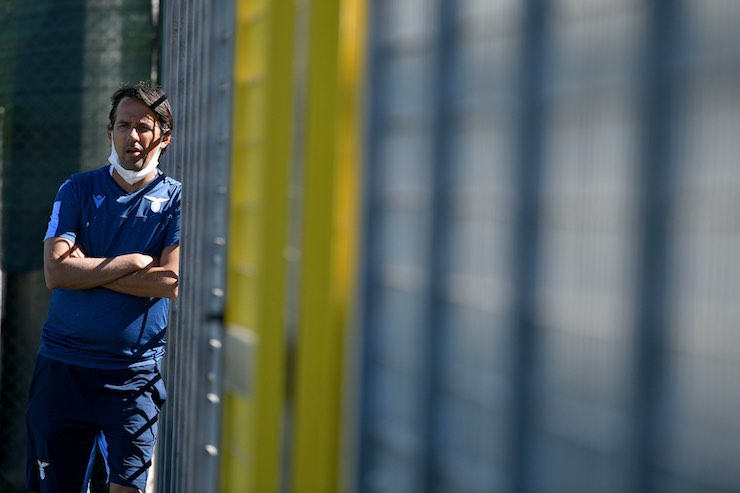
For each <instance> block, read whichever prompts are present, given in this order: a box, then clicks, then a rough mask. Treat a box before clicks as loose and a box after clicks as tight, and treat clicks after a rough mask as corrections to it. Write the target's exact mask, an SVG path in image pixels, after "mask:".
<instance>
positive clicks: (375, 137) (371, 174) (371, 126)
mask: <svg viewBox="0 0 740 493" xmlns="http://www.w3.org/2000/svg"><path fill="white" fill-rule="evenodd" d="M380 5H382V3H379V2H370V3H369V12H368V26H369V36H368V43H367V60H368V70H367V77H366V80H367V82H366V86H365V87H366V90H365V115H366V122H365V136H364V138H363V141H364V142H365V146H366V147H365V153H364V162H365V166H364V168H363V174H362V186H363V193H362V196H363V203H362V225H363V235H362V236H363V238H364V241H363V244H362V247H361V248H362V250H363V251H362V253H361V257H360V258H361V266H360V274H359V283H358V285H359V290H360V291H359V293H358V299H359V300H360V302H359V307H358V313H357V317H358V319H359V321H360V323H359V325H360V351H359V357H360V360H361V361H360V363H359V367H360V379H359V380H360V391H361V395H360V406H359V417H358V423H359V424H358V429H357V433H358V441H359V444H358V450H357V475H356V478H355V483H354V491H356V492H357V493H362V492H364V491H367V490H366V486H367V485H368V484H369V479H370V478H369V475H370V473H371V471H370V467H369V465H370V461H371V460H372V458H373V452H372V446H371V445H370V444H371V440H370V437H371V426H370V425H371V422H370V418H371V416H372V403H371V402H370V400H369V397H370V385H371V382H372V378H371V373H372V348H373V347H374V346H375V345H376V341H375V337H374V336H375V333H376V332H375V331H374V330H372V328H373V326H374V325H375V318H376V314H375V312H374V310H373V307H374V306H376V304H377V293H378V286H379V279H378V277H379V271H378V269H377V266H378V265H380V247H381V245H382V244H383V240H384V239H383V230H382V229H381V228H380V227H379V223H380V211H381V210H382V209H381V208H380V203H381V197H380V183H381V177H380V172H379V171H378V167H377V166H371V163H375V162H377V161H378V159H379V155H380V146H379V142H380V125H381V123H380V121H381V118H382V114H383V109H384V108H385V106H386V102H385V98H384V92H383V90H382V84H381V81H382V79H383V75H384V66H383V59H382V56H381V48H380V45H381V44H382V43H381V36H380V32H381V26H380V22H379V18H380V14H379V10H380V8H381V7H380Z"/></svg>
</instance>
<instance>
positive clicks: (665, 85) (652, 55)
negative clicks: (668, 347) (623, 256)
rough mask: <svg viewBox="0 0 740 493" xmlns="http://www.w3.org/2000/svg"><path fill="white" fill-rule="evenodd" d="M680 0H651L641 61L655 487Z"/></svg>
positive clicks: (649, 467)
mask: <svg viewBox="0 0 740 493" xmlns="http://www.w3.org/2000/svg"><path fill="white" fill-rule="evenodd" d="M680 4H681V2H676V1H673V0H651V1H650V2H648V9H649V11H648V23H647V27H646V31H647V36H646V43H647V45H646V47H645V48H646V49H645V54H646V55H645V59H644V66H643V70H644V73H643V80H644V85H643V94H642V97H643V104H642V108H644V114H643V118H642V121H643V122H644V128H643V129H642V158H641V159H640V160H639V161H638V165H639V167H640V168H639V173H638V176H640V178H641V183H640V203H639V211H638V213H639V216H640V221H641V227H640V243H639V250H638V252H639V253H638V255H639V264H638V265H639V275H638V277H637V280H638V283H639V285H638V286H636V290H635V292H636V306H637V307H638V308H637V321H636V325H637V326H636V331H635V333H636V339H635V344H636V355H637V370H636V372H635V378H636V380H635V382H634V386H635V392H636V395H635V406H636V407H635V411H636V414H635V426H634V433H635V435H634V442H633V446H634V451H633V456H634V457H635V488H634V491H635V492H637V493H649V492H652V491H656V487H657V484H656V475H655V470H654V461H655V459H656V458H657V457H658V455H659V454H660V447H659V445H660V444H659V437H658V428H659V427H658V425H659V419H660V405H661V401H662V392H661V390H662V388H663V375H664V371H663V363H664V357H663V351H664V347H665V331H666V301H667V300H666V296H667V294H666V282H667V268H668V242H669V240H670V233H669V231H668V225H669V224H670V216H671V208H672V205H671V192H670V190H671V188H672V180H671V178H672V173H671V169H672V167H673V163H674V159H673V158H672V156H671V152H672V146H671V139H672V134H673V129H674V123H673V122H674V118H673V114H672V110H673V102H674V98H675V92H676V82H675V80H674V77H675V71H674V70H673V62H674V61H675V56H674V55H675V52H676V49H677V39H678V36H679V35H680V32H679V27H680V26H679V18H680V10H681V8H680V7H681V5H680Z"/></svg>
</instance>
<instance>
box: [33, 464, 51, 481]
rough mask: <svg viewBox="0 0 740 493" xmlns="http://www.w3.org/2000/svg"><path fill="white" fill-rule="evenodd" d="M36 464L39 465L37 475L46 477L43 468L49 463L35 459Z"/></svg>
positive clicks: (42, 477)
mask: <svg viewBox="0 0 740 493" xmlns="http://www.w3.org/2000/svg"><path fill="white" fill-rule="evenodd" d="M36 464H38V465H39V477H40V478H41V479H46V471H44V469H45V468H46V467H47V466H48V465H49V463H48V462H44V461H41V460H37V461H36Z"/></svg>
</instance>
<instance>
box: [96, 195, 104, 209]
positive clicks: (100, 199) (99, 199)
mask: <svg viewBox="0 0 740 493" xmlns="http://www.w3.org/2000/svg"><path fill="white" fill-rule="evenodd" d="M93 200H94V201H95V208H96V209H97V208H98V207H100V204H102V203H103V201H104V200H105V195H93Z"/></svg>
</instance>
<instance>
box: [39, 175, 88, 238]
mask: <svg viewBox="0 0 740 493" xmlns="http://www.w3.org/2000/svg"><path fill="white" fill-rule="evenodd" d="M79 217H80V214H79V204H78V202H77V198H76V194H75V184H74V182H73V181H72V179H71V178H70V179H68V180H67V181H65V182H64V183H62V186H60V187H59V190H58V191H57V196H56V198H55V199H54V204H53V206H52V209H51V216H50V217H49V226H48V227H47V228H46V234H45V235H44V241H46V240H48V239H49V238H54V237H61V238H66V239H68V240H69V241H71V242H72V243H75V240H76V238H77V232H78V231H79Z"/></svg>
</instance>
